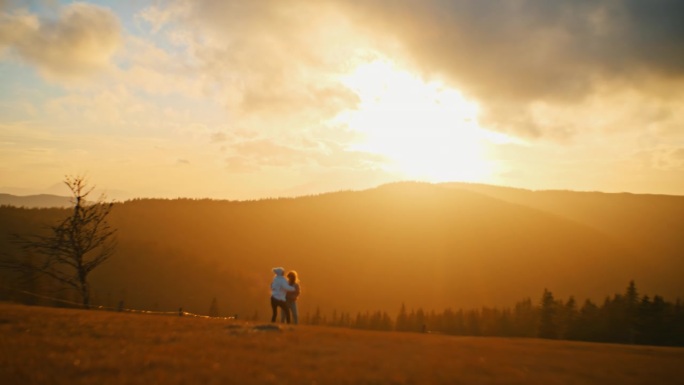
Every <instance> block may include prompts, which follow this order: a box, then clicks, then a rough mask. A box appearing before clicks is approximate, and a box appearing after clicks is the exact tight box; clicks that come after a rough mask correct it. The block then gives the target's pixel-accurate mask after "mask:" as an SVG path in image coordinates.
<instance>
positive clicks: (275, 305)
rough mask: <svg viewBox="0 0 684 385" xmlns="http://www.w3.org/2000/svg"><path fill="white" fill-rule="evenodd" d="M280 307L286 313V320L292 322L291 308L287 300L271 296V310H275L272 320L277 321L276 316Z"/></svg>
mask: <svg viewBox="0 0 684 385" xmlns="http://www.w3.org/2000/svg"><path fill="white" fill-rule="evenodd" d="M278 308H280V310H281V311H282V312H283V314H285V320H286V321H287V323H290V309H289V307H288V306H287V302H285V301H280V300H277V299H275V298H273V297H271V310H273V316H272V317H271V322H275V321H276V316H277V315H278Z"/></svg>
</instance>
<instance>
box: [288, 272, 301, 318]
mask: <svg viewBox="0 0 684 385" xmlns="http://www.w3.org/2000/svg"><path fill="white" fill-rule="evenodd" d="M287 283H288V284H289V285H290V286H292V287H293V288H294V290H293V291H288V292H287V293H286V295H285V300H286V302H287V308H288V309H289V310H290V312H291V313H292V323H294V324H295V325H297V324H298V323H299V314H298V313H297V297H299V294H300V293H301V292H302V288H301V287H300V285H299V277H298V276H297V272H296V271H294V270H290V272H289V273H287Z"/></svg>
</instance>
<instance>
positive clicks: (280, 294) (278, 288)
mask: <svg viewBox="0 0 684 385" xmlns="http://www.w3.org/2000/svg"><path fill="white" fill-rule="evenodd" d="M288 291H295V288H294V287H292V286H290V285H289V284H288V282H287V279H285V277H283V276H282V275H276V276H275V277H273V282H271V297H273V298H275V299H277V300H279V301H285V296H286V294H287V292H288Z"/></svg>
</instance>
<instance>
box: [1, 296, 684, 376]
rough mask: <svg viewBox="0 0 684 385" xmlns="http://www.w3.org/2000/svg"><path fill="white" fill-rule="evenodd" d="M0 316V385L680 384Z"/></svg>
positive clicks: (76, 319)
mask: <svg viewBox="0 0 684 385" xmlns="http://www.w3.org/2000/svg"><path fill="white" fill-rule="evenodd" d="M272 326H273V325H270V324H267V323H248V322H241V321H232V320H225V319H201V318H191V317H178V316H162V315H145V314H130V313H114V312H103V311H84V310H73V309H55V308H44V307H27V306H21V305H13V304H0V384H5V385H10V384H146V385H150V384H545V385H551V384H684V349H677V348H660V347H645V346H623V345H609V344H593V343H580V342H563V341H545V340H535V339H504V338H469V337H455V336H445V335H437V334H417V333H416V334H413V333H394V332H369V331H358V330H348V329H337V328H325V327H314V326H302V325H300V326H296V327H294V326H291V327H288V326H282V327H280V328H273V327H272Z"/></svg>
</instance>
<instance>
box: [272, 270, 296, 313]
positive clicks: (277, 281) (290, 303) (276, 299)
mask: <svg viewBox="0 0 684 385" xmlns="http://www.w3.org/2000/svg"><path fill="white" fill-rule="evenodd" d="M273 273H275V277H273V282H271V309H272V310H273V316H272V317H271V322H275V321H276V317H277V315H278V308H280V309H281V311H282V313H281V321H282V318H283V317H284V318H285V321H286V322H287V323H290V313H292V321H293V323H294V324H295V325H296V324H298V323H299V315H298V313H297V297H299V293H300V292H301V289H300V287H299V279H298V278H297V272H296V271H294V270H291V271H290V272H288V273H287V279H285V276H284V275H285V269H283V268H282V267H276V268H273Z"/></svg>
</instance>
